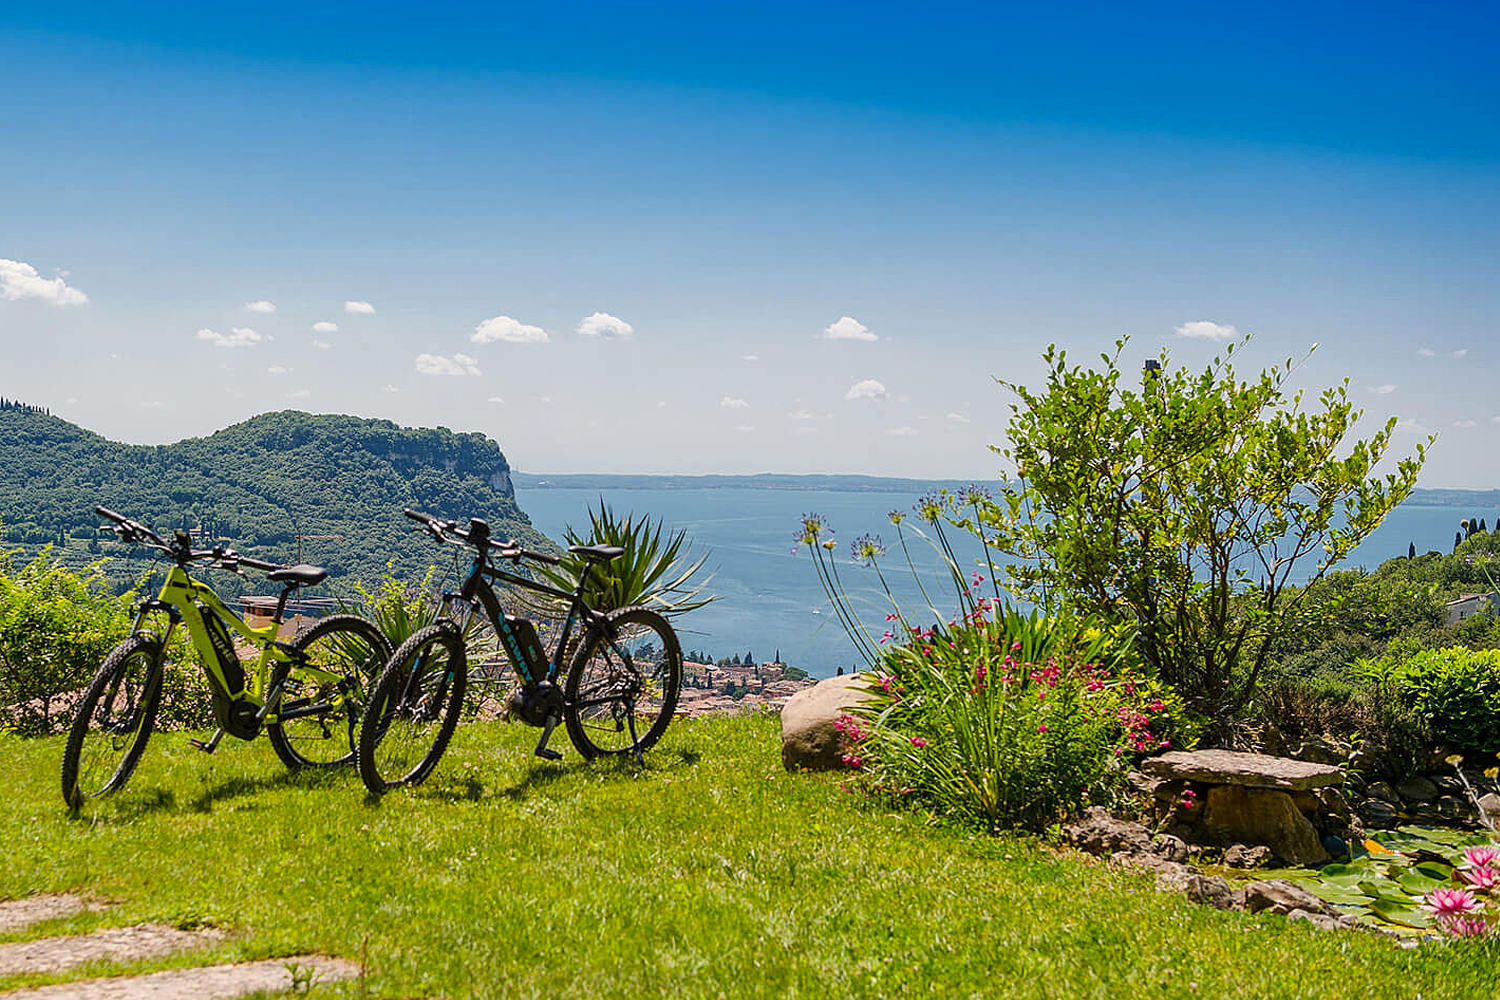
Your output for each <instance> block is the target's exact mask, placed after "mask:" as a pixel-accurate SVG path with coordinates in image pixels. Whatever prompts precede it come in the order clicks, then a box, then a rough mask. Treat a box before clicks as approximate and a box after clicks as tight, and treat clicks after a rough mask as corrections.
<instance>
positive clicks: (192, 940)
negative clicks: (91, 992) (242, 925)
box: [0, 924, 224, 975]
mask: <svg viewBox="0 0 1500 1000" xmlns="http://www.w3.org/2000/svg"><path fill="white" fill-rule="evenodd" d="M223 936H224V935H223V934H222V933H220V932H219V931H216V930H201V931H183V930H178V929H177V928H176V927H168V926H167V925H166V924H139V925H137V926H135V927H110V928H107V929H105V930H101V931H95V932H94V933H92V934H75V935H71V936H69V937H54V938H42V939H41V940H39V941H18V942H16V943H14V944H0V975H13V974H15V973H18V972H61V971H62V970H64V969H71V968H73V967H74V966H75V965H82V964H83V963H85V962H93V961H98V960H100V959H103V960H107V961H111V962H130V961H134V960H135V959H140V958H155V957H156V956H158V955H169V954H171V953H172V952H174V951H187V950H188V949H190V948H201V947H203V946H204V945H206V944H209V943H210V942H213V941H217V940H219V939H220V938H222V937H223Z"/></svg>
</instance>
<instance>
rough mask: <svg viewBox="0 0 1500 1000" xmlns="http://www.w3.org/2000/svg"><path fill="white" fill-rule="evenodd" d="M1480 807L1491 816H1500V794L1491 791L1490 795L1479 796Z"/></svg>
mask: <svg viewBox="0 0 1500 1000" xmlns="http://www.w3.org/2000/svg"><path fill="white" fill-rule="evenodd" d="M1479 808H1481V809H1483V810H1484V811H1485V812H1486V813H1488V814H1489V815H1490V816H1500V795H1496V794H1495V793H1494V792H1490V793H1489V794H1488V795H1481V796H1480V797H1479Z"/></svg>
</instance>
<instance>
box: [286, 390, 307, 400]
mask: <svg viewBox="0 0 1500 1000" xmlns="http://www.w3.org/2000/svg"><path fill="white" fill-rule="evenodd" d="M311 395H312V390H311V389H293V390H292V391H291V392H289V393H287V394H286V398H287V399H306V398H307V397H308V396H311Z"/></svg>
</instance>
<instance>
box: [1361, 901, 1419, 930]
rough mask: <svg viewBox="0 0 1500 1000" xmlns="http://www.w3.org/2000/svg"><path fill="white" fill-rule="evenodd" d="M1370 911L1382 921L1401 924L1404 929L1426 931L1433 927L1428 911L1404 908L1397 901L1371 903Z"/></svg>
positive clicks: (1409, 907)
mask: <svg viewBox="0 0 1500 1000" xmlns="http://www.w3.org/2000/svg"><path fill="white" fill-rule="evenodd" d="M1370 909H1371V910H1372V911H1374V913H1376V914H1377V915H1378V916H1379V917H1380V918H1381V919H1382V920H1385V921H1387V922H1389V923H1393V924H1400V925H1401V926H1403V927H1415V928H1418V929H1419V930H1425V929H1426V928H1428V927H1431V926H1432V914H1430V913H1428V912H1427V911H1426V910H1419V909H1417V908H1416V907H1415V906H1403V905H1402V904H1401V903H1398V902H1396V901H1395V900H1390V899H1377V900H1374V901H1373V902H1371V903H1370Z"/></svg>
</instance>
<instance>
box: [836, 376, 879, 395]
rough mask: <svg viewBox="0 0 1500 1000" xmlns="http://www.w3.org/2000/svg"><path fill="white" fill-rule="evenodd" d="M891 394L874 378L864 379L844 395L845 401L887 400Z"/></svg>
mask: <svg viewBox="0 0 1500 1000" xmlns="http://www.w3.org/2000/svg"><path fill="white" fill-rule="evenodd" d="M888 395H889V393H887V392H886V391H885V384H884V383H882V382H879V381H877V380H875V379H873V378H867V379H863V380H862V381H859V382H856V383H854V384H853V385H851V386H850V387H849V391H848V392H846V393H844V398H845V399H885V398H886V397H887V396H888Z"/></svg>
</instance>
